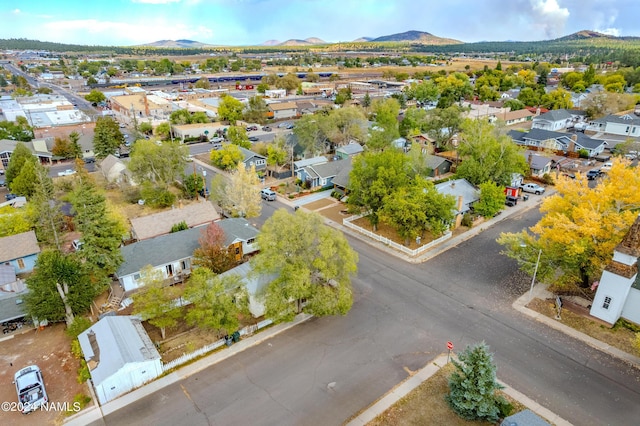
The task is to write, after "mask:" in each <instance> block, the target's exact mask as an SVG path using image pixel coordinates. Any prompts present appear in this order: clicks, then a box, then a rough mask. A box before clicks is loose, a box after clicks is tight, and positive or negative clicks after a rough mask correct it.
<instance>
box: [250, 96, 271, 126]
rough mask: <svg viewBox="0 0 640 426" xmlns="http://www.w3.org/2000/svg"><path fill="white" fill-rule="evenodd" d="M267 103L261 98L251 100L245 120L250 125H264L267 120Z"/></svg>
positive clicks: (254, 97) (256, 97)
mask: <svg viewBox="0 0 640 426" xmlns="http://www.w3.org/2000/svg"><path fill="white" fill-rule="evenodd" d="M268 111H269V108H267V103H266V102H265V101H264V99H262V97H261V96H253V97H251V98H249V106H248V108H247V109H246V110H245V112H244V119H245V121H248V122H250V123H259V124H264V123H265V122H266V120H267V112H268Z"/></svg>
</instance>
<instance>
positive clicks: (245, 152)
mask: <svg viewBox="0 0 640 426" xmlns="http://www.w3.org/2000/svg"><path fill="white" fill-rule="evenodd" d="M238 148H240V152H242V155H244V160H242V161H243V162H245V163H246V162H247V161H249V160H251V159H252V158H260V159H262V160H266V159H267V157H263V156H262V155H260V154H256V153H255V152H253V151H251V150H248V149H246V148H243V147H241V146H238Z"/></svg>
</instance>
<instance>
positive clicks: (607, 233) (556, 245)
mask: <svg viewBox="0 0 640 426" xmlns="http://www.w3.org/2000/svg"><path fill="white" fill-rule="evenodd" d="M637 188H640V169H639V168H637V167H630V165H629V162H628V161H627V160H624V159H614V160H613V166H612V167H611V170H610V171H609V172H608V173H607V174H606V175H605V176H604V177H603V178H602V179H600V180H599V181H598V182H597V185H596V186H595V187H594V188H589V185H588V181H587V179H586V177H585V176H583V175H581V174H578V175H577V176H576V179H567V178H562V177H561V178H559V179H558V181H557V182H556V186H555V189H556V191H557V192H556V194H554V195H552V196H550V197H548V198H546V199H545V200H544V201H543V203H542V206H541V207H540V211H541V212H542V213H543V217H542V219H540V221H539V222H538V223H537V224H535V225H534V226H532V227H531V228H530V229H529V231H530V232H528V231H526V230H524V231H522V232H520V233H503V234H501V235H500V237H499V238H498V243H499V244H501V245H502V246H504V251H503V253H504V254H505V255H507V256H508V257H511V258H513V259H515V260H517V261H518V263H519V265H520V268H521V269H522V270H523V271H525V272H527V273H529V274H532V273H533V270H534V268H535V265H536V260H537V257H538V254H539V253H540V262H539V268H538V275H537V276H538V279H539V280H540V281H547V282H550V281H553V282H554V283H555V284H557V285H560V286H567V285H575V284H577V285H581V286H583V287H586V286H588V285H589V284H590V283H591V282H592V281H595V280H597V279H598V278H599V277H600V275H601V273H602V270H603V269H604V267H605V266H606V265H607V263H608V262H609V261H611V258H612V256H613V249H614V248H615V246H616V245H617V244H618V243H620V241H621V240H622V238H623V237H624V235H625V234H626V233H627V231H628V230H629V227H630V226H631V224H632V223H633V222H634V220H635V219H636V217H637V216H638V212H637V209H638V208H640V191H638V190H637Z"/></svg>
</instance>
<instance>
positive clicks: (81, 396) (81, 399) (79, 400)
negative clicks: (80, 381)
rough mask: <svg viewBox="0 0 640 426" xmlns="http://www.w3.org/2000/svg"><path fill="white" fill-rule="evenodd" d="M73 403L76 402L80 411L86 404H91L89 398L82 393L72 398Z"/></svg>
mask: <svg viewBox="0 0 640 426" xmlns="http://www.w3.org/2000/svg"><path fill="white" fill-rule="evenodd" d="M73 402H74V403H76V402H77V403H78V404H79V407H80V409H81V410H82V409H83V408H84V407H86V406H87V404H88V403H90V402H91V397H90V396H88V395H85V394H83V393H78V394H76V395H75V396H74V397H73Z"/></svg>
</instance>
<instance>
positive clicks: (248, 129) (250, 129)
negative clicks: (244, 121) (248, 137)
mask: <svg viewBox="0 0 640 426" xmlns="http://www.w3.org/2000/svg"><path fill="white" fill-rule="evenodd" d="M254 130H258V126H247V131H248V132H251V131H254Z"/></svg>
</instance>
